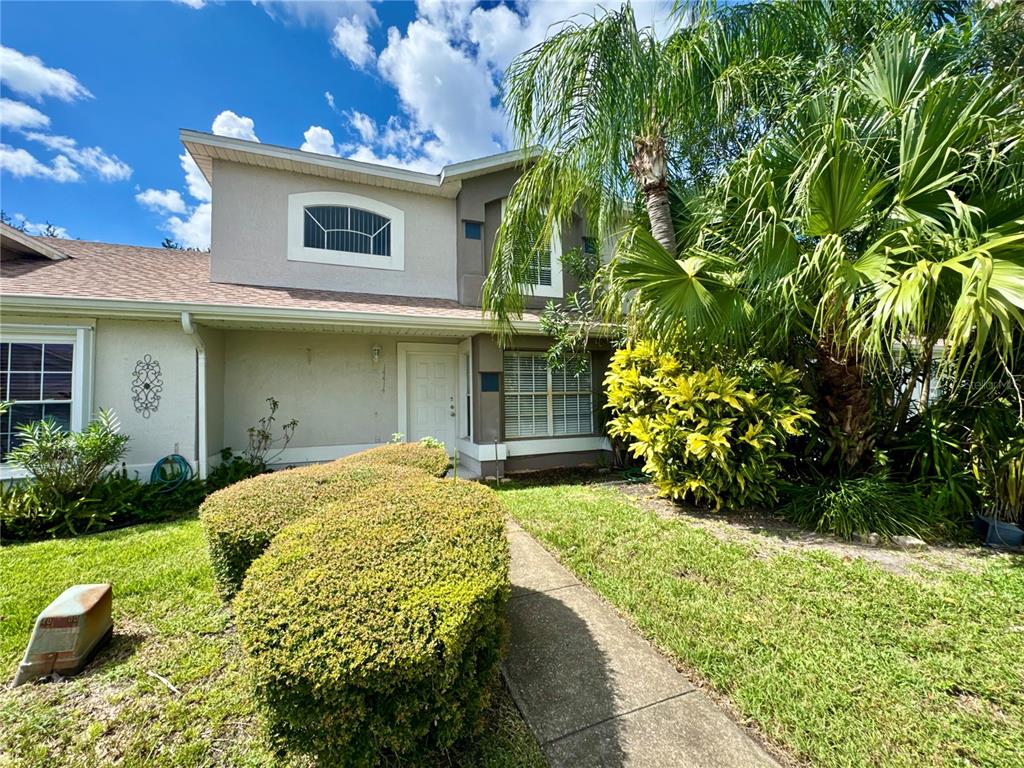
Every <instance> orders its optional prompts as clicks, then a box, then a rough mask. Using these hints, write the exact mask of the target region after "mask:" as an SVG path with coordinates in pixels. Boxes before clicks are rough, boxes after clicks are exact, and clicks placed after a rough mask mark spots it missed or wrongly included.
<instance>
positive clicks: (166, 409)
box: [93, 319, 196, 479]
mask: <svg viewBox="0 0 1024 768" xmlns="http://www.w3.org/2000/svg"><path fill="white" fill-rule="evenodd" d="M146 354H149V355H152V356H153V359H154V360H156V361H157V362H159V363H160V370H161V374H162V379H163V390H162V392H161V397H160V404H159V406H158V408H157V410H156V411H155V412H153V413H151V414H150V416H149V418H144V417H143V416H142V415H141V414H140V413H138V412H136V410H135V406H134V405H133V403H132V381H133V371H134V370H135V364H136V363H137V362H138V361H139V360H141V359H142V357H143V355H146ZM195 361H196V353H195V347H194V346H193V345H192V342H191V341H190V340H189V338H188V337H187V336H186V335H185V333H184V332H183V331H182V330H181V325H180V324H179V323H175V322H146V321H138V320H104V319H100V320H97V321H96V342H95V369H94V370H95V373H94V380H93V387H94V389H93V405H94V407H95V409H96V410H99V409H102V408H112V409H113V410H114V411H115V412H116V413H117V415H118V418H119V419H120V420H121V425H122V428H123V430H124V431H125V432H126V433H127V434H128V435H130V436H131V442H130V443H128V454H127V455H126V457H125V459H124V460H125V463H126V464H128V466H129V467H130V468H131V469H133V470H137V471H138V472H139V473H140V474H141V475H142V476H143V479H148V477H149V470H150V469H151V468H152V465H153V463H154V462H155V461H156V460H157V459H159V458H161V457H163V456H166V455H167V454H169V453H180V454H182V455H183V456H185V457H186V458H187V459H189V460H190V461H193V462H194V461H195V459H196V445H195V418H196V416H195V413H196V412H195V408H196V397H195V394H196V363H195Z"/></svg>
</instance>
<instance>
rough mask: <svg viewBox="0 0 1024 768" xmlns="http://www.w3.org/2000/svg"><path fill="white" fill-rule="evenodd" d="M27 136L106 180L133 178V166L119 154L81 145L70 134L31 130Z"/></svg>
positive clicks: (80, 167)
mask: <svg viewBox="0 0 1024 768" xmlns="http://www.w3.org/2000/svg"><path fill="white" fill-rule="evenodd" d="M25 136H26V137H27V138H29V139H31V140H32V141H38V142H39V143H40V144H43V145H44V146H46V147H48V148H49V149H52V150H53V151H54V152H60V153H61V154H62V155H64V156H65V157H67V158H68V159H69V160H70V161H71V162H72V163H74V164H75V166H77V167H78V168H79V169H82V168H84V169H87V170H90V171H92V172H93V173H95V174H96V175H97V176H99V177H100V178H101V179H103V180H104V181H124V180H126V179H128V178H131V175H132V167H131V166H130V165H128V163H125V162H123V161H122V160H121V159H119V158H118V157H117V155H108V154H107V153H106V152H104V151H103V150H102V149H101V148H100V147H79V146H78V142H77V141H75V140H74V139H72V138H71V137H69V136H57V135H55V134H50V133H36V132H29V133H26V134H25Z"/></svg>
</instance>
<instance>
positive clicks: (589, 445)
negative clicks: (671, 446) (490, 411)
mask: <svg viewBox="0 0 1024 768" xmlns="http://www.w3.org/2000/svg"><path fill="white" fill-rule="evenodd" d="M611 449H612V445H611V442H609V440H608V438H607V437H600V436H595V435H588V436H585V437H551V438H545V439H542V440H509V441H508V442H507V443H497V444H495V443H473V442H470V441H469V440H465V439H463V440H459V456H466V457H469V458H471V459H474V460H475V461H478V462H479V461H504V460H505V459H507V458H508V457H509V456H539V455H541V454H545V453H576V452H578V451H610V450H611Z"/></svg>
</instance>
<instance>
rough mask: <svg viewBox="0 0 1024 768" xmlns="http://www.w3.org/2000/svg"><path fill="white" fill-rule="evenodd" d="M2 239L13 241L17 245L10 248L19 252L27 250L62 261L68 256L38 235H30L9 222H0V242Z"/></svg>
mask: <svg viewBox="0 0 1024 768" xmlns="http://www.w3.org/2000/svg"><path fill="white" fill-rule="evenodd" d="M3 240H10V241H12V242H14V243H15V245H16V246H18V247H16V248H13V249H12V250H14V251H17V252H19V253H24V252H28V253H31V254H34V255H36V256H42V257H44V258H47V259H50V261H63V260H64V259H66V258H68V255H67V254H66V253H64V252H63V251H61V250H60V249H59V248H57V247H56V246H53V245H50V244H49V243H46V242H44V241H43V240H42V239H40V238H38V237H32V235H30V234H28V233H27V232H22V231H21V230H20V229H15V228H14V227H12V226H10V225H9V224H3V223H0V242H2V241H3Z"/></svg>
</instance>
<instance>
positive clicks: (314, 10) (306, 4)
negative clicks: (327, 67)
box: [252, 0, 377, 29]
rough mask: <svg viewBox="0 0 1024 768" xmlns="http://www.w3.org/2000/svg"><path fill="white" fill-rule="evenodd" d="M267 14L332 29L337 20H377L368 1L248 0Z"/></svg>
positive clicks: (374, 21)
mask: <svg viewBox="0 0 1024 768" xmlns="http://www.w3.org/2000/svg"><path fill="white" fill-rule="evenodd" d="M252 2H253V5H259V6H261V7H262V8H263V10H265V11H266V12H267V15H268V16H270V17H271V18H273V19H277V20H279V21H282V22H284V23H286V24H298V25H299V26H303V27H314V26H322V27H326V28H327V29H333V27H334V25H335V24H336V23H337V21H338V19H340V18H342V17H345V18H349V19H351V18H356V19H359V20H361V21H363V22H364V23H365V24H367V25H371V24H376V23H377V11H376V10H374V7H373V3H372V2H371V0H252Z"/></svg>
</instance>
